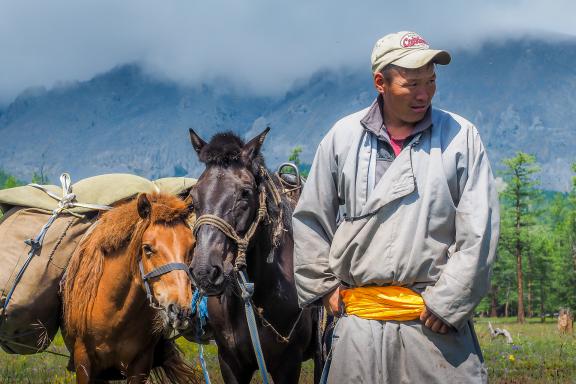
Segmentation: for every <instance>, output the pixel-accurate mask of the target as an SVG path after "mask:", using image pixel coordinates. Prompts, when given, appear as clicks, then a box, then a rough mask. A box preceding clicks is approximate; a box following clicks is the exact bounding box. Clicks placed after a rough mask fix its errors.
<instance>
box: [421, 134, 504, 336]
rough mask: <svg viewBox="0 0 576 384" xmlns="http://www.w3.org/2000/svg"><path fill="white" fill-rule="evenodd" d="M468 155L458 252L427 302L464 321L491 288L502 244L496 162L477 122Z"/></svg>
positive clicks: (457, 323)
mask: <svg viewBox="0 0 576 384" xmlns="http://www.w3.org/2000/svg"><path fill="white" fill-rule="evenodd" d="M466 139H467V140H466V142H467V144H466V145H467V152H468V153H467V156H463V157H462V159H465V160H464V164H463V165H462V167H460V165H459V166H458V167H459V168H462V169H463V170H462V172H460V170H459V174H460V176H459V178H460V180H459V182H460V183H459V184H460V186H461V189H460V199H459V201H458V203H457V208H456V217H455V243H454V252H453V253H452V255H449V259H448V261H447V263H446V265H445V267H444V270H443V271H442V273H441V275H440V278H439V279H438V281H437V282H436V284H435V285H433V286H429V287H428V288H427V289H426V290H425V291H424V292H423V294H422V297H423V298H424V302H425V303H426V306H427V307H428V308H429V309H430V310H431V311H432V312H433V313H434V314H436V315H437V316H439V317H440V318H441V319H442V320H444V321H445V322H446V323H448V324H450V325H452V326H453V327H455V328H457V329H458V328H460V327H462V326H463V325H464V324H465V323H466V321H467V320H468V319H469V318H470V317H471V316H472V314H473V312H474V308H475V307H476V306H477V305H478V303H479V302H480V300H481V299H482V297H483V296H484V295H485V294H486V293H487V291H488V288H489V285H490V273H491V269H492V263H493V262H494V259H495V255H496V247H497V244H498V236H499V228H500V214H499V205H498V193H497V191H496V186H495V183H494V177H493V175H492V170H491V168H490V163H489V161H488V158H487V156H486V152H485V149H484V146H483V144H482V141H481V140H480V136H479V135H478V132H477V131H476V129H475V128H474V127H471V128H470V129H469V130H468V134H467V136H466Z"/></svg>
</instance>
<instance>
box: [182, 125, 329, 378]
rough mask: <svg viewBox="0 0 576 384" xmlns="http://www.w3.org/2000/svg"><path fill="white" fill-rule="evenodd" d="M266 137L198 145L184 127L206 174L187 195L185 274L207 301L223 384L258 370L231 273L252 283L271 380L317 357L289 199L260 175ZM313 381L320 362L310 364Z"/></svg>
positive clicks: (294, 373)
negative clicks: (297, 267) (302, 295)
mask: <svg viewBox="0 0 576 384" xmlns="http://www.w3.org/2000/svg"><path fill="white" fill-rule="evenodd" d="M267 133H268V129H266V130H265V131H264V132H263V133H261V134H260V135H258V136H257V137H255V138H254V139H252V140H251V141H249V142H248V143H244V142H243V141H242V140H241V139H240V138H238V137H237V136H235V135H233V134H231V133H223V134H217V135H215V136H214V137H213V138H212V140H211V141H210V143H206V142H204V141H203V140H202V139H201V138H200V137H199V136H198V135H197V134H196V133H195V132H194V131H193V130H190V137H191V140H192V145H193V147H194V149H195V150H196V152H197V153H198V156H199V159H200V161H201V162H203V163H204V164H205V165H206V169H205V170H204V172H203V173H202V175H201V176H200V178H199V179H198V182H197V184H196V186H195V187H194V188H193V189H192V191H191V196H192V200H193V201H194V210H195V213H196V217H197V219H198V221H197V222H196V223H197V225H196V226H195V227H194V231H195V236H196V248H195V250H194V257H193V260H192V274H193V276H194V280H195V282H196V284H197V286H198V287H199V288H200V289H201V290H202V292H203V293H204V294H205V295H207V296H209V299H208V311H209V317H210V320H209V321H210V325H211V327H212V330H213V331H214V337H215V340H216V344H217V345H218V359H219V362H220V368H221V372H222V376H223V378H224V381H225V382H226V383H249V382H250V380H251V377H252V375H253V373H254V371H255V370H256V369H258V365H257V361H256V357H255V353H254V350H253V347H252V343H251V341H250V334H249V330H248V326H247V321H246V318H245V309H244V302H243V300H242V299H241V298H240V292H239V284H238V280H237V278H238V276H237V274H238V270H244V271H245V272H246V273H247V275H248V279H249V280H250V281H251V282H253V283H254V294H253V297H252V299H253V303H254V306H255V307H256V321H257V327H258V334H259V337H260V340H261V343H262V351H263V355H264V359H265V361H266V365H267V368H268V370H269V372H270V374H271V376H272V379H273V380H274V383H276V384H281V383H297V382H298V379H299V376H300V368H301V363H302V361H304V360H307V359H309V358H313V357H314V358H317V357H318V356H317V354H316V352H317V349H316V345H317V344H316V339H317V335H316V330H317V327H316V325H317V324H316V323H317V322H316V317H315V315H316V314H315V312H313V311H312V310H311V309H305V310H301V309H300V308H299V307H298V302H297V297H296V289H295V285H294V274H293V269H294V267H293V261H292V257H293V256H292V252H293V238H292V225H291V216H292V210H293V208H294V205H295V202H294V201H291V200H290V199H288V198H287V197H286V196H285V195H284V194H282V193H281V192H280V191H281V185H280V181H279V180H278V178H277V177H276V176H275V175H271V174H270V173H268V171H267V170H266V167H265V164H264V159H263V158H262V156H261V154H260V148H261V146H262V144H263V142H264V138H265V136H266V134H267ZM316 365H317V369H316V371H315V377H316V381H317V380H318V379H319V373H320V371H319V370H321V367H320V365H321V363H319V364H316Z"/></svg>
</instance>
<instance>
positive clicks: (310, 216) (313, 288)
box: [292, 136, 340, 307]
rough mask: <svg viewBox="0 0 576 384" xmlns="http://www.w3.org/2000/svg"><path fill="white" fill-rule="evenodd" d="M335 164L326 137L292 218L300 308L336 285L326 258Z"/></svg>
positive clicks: (332, 224) (332, 226)
mask: <svg viewBox="0 0 576 384" xmlns="http://www.w3.org/2000/svg"><path fill="white" fill-rule="evenodd" d="M336 186H337V164H336V156H335V155H334V151H333V150H332V145H331V141H330V137H329V136H327V137H326V138H325V139H324V140H323V141H322V142H321V143H320V145H319V147H318V150H317V151H316V155H315V157H314V161H313V162H312V168H311V169H310V174H309V176H308V179H307V180H306V184H305V185H304V188H303V190H302V195H301V196H300V199H299V201H298V205H297V206H296V209H295V211H294V215H293V216H292V223H293V230H294V277H295V282H296V290H297V293H298V301H299V303H300V306H302V307H304V306H306V305H309V304H311V303H313V302H315V301H316V300H318V299H320V298H321V297H322V296H324V295H325V294H327V293H328V292H330V291H331V290H332V289H334V288H335V287H336V286H338V284H339V283H340V282H339V280H338V279H337V278H336V277H335V276H334V275H333V274H332V273H331V272H330V268H329V266H328V255H329V253H330V244H331V242H332V238H333V237H334V233H335V232H336V227H337V224H336V220H337V214H338V191H337V187H336Z"/></svg>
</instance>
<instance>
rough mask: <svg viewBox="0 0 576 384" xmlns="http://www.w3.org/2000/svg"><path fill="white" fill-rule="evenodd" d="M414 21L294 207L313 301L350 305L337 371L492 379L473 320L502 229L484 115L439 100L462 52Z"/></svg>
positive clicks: (420, 379) (377, 62)
mask: <svg viewBox="0 0 576 384" xmlns="http://www.w3.org/2000/svg"><path fill="white" fill-rule="evenodd" d="M450 59H451V58H450V55H449V54H448V52H446V51H438V50H432V49H430V48H429V46H428V44H427V43H426V41H425V40H424V39H423V38H422V37H421V36H419V35H418V34H416V33H413V32H398V33H393V34H390V35H387V36H384V37H383V38H381V39H380V40H378V42H377V43H376V45H375V47H374V50H373V52H372V72H373V74H374V86H375V88H376V90H377V92H378V97H377V99H376V101H374V103H373V104H372V106H370V107H369V108H367V109H365V110H362V111H359V112H357V113H354V114H352V115H349V116H346V117H344V118H343V119H341V120H340V121H338V122H337V123H336V124H335V125H334V127H333V128H332V129H331V130H330V131H329V132H328V134H327V135H326V136H325V137H324V139H323V140H322V142H321V143H320V145H319V147H318V150H317V152H316V156H315V158H314V162H313V164H312V169H311V171H310V175H309V178H308V181H307V183H306V185H305V188H304V190H303V193H302V196H301V198H300V201H299V203H298V206H297V207H296V211H295V212H294V217H293V222H294V240H295V250H294V258H295V278H296V285H297V289H298V296H299V300H300V304H301V305H302V306H307V305H310V304H313V303H320V302H322V301H323V303H324V305H325V306H326V307H327V309H329V310H330V311H332V312H333V313H334V314H336V315H337V316H342V317H340V319H339V320H338V323H337V325H336V328H335V330H334V337H333V348H332V363H331V368H330V371H329V374H328V382H330V383H481V382H486V380H487V378H486V369H485V367H484V364H483V359H482V354H481V351H480V348H479V345H478V342H477V339H476V335H475V333H474V329H473V327H472V322H471V317H472V315H473V311H474V308H475V307H476V305H477V304H478V302H479V301H480V299H481V298H482V296H483V295H484V294H485V293H486V291H487V287H488V284H489V274H490V268H491V264H492V262H493V260H494V256H495V250H496V245H497V240H498V231H499V212H498V198H497V192H496V190H495V186H494V180H493V176H492V171H491V169H490V164H489V162H488V158H487V156H486V152H485V150H484V146H483V144H482V141H481V140H480V137H479V135H478V132H477V130H476V128H475V127H474V126H473V125H472V124H471V123H470V122H468V121H466V120H465V119H464V118H462V117H460V116H458V115H456V114H454V113H450V112H446V111H442V110H439V109H435V108H433V107H432V106H431V101H432V97H433V96H434V93H435V90H436V83H435V78H436V75H435V72H434V66H435V65H436V64H440V65H446V64H448V63H449V62H450Z"/></svg>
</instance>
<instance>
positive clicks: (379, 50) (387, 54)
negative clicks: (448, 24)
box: [372, 31, 451, 73]
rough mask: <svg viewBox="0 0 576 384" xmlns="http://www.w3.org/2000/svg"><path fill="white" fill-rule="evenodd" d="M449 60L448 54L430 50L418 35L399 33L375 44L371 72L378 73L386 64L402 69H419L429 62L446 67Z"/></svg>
mask: <svg viewBox="0 0 576 384" xmlns="http://www.w3.org/2000/svg"><path fill="white" fill-rule="evenodd" d="M450 60H451V57H450V54H449V53H448V52H446V51H440V50H435V49H430V46H429V45H428V43H427V42H426V40H424V39H423V38H422V37H421V36H420V35H419V34H417V33H415V32H410V31H401V32H396V33H391V34H389V35H386V36H384V37H382V38H381V39H379V40H378V41H377V42H376V44H375V45H374V49H373V50H372V72H373V73H376V72H380V71H381V70H382V69H383V68H384V67H385V66H387V65H388V64H394V65H397V66H399V67H402V68H420V67H423V66H425V65H426V64H428V63H429V62H430V61H433V62H434V63H436V64H441V65H446V64H448V63H450Z"/></svg>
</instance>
